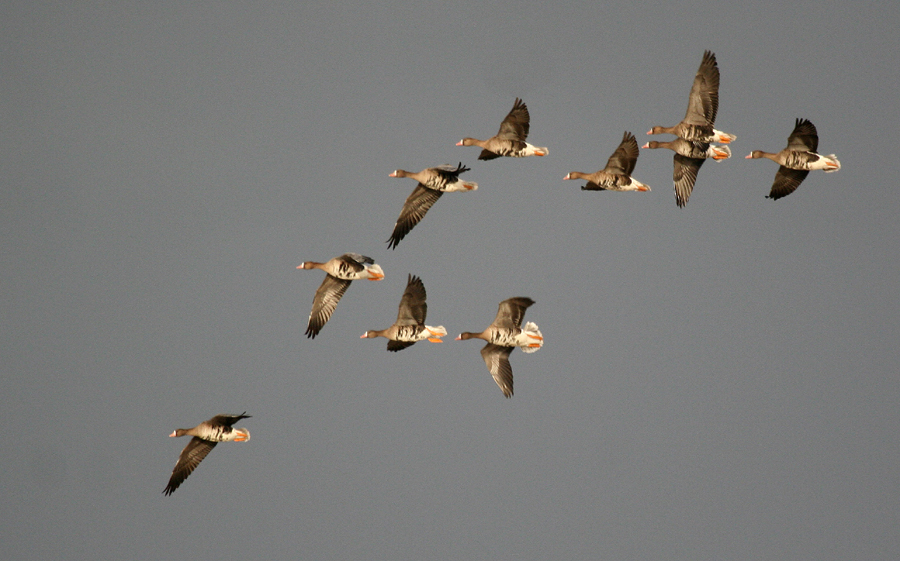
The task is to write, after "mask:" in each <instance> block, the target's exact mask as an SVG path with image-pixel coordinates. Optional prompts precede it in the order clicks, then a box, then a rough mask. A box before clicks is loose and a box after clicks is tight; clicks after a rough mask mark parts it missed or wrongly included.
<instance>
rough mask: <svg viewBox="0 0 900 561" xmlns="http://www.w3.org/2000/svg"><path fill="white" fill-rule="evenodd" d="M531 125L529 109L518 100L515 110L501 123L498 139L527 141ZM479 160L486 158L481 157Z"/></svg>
mask: <svg viewBox="0 0 900 561" xmlns="http://www.w3.org/2000/svg"><path fill="white" fill-rule="evenodd" d="M530 123H531V116H530V115H529V114H528V107H527V106H526V105H525V102H524V101H522V100H521V99H519V98H516V102H515V103H514V104H513V108H512V109H510V111H509V113H508V114H507V115H506V118H505V119H503V122H502V123H500V131H499V132H498V133H497V137H498V138H502V139H504V140H525V139H526V138H528V128H529V127H530ZM483 155H484V154H482V156H483ZM479 159H486V158H480V157H479Z"/></svg>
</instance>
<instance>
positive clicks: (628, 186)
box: [563, 131, 650, 191]
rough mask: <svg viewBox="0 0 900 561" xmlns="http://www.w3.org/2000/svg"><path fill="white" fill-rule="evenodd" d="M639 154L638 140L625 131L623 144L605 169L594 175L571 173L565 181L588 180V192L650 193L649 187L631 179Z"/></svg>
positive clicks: (586, 188)
mask: <svg viewBox="0 0 900 561" xmlns="http://www.w3.org/2000/svg"><path fill="white" fill-rule="evenodd" d="M638 153H639V150H638V144H637V140H635V138H634V135H633V134H631V133H630V132H628V131H625V135H624V136H622V142H621V143H620V144H619V147H618V148H616V151H615V152H613V154H612V156H610V157H609V161H608V162H607V163H606V167H605V168H603V169H601V170H600V171H597V172H594V173H581V172H580V171H573V172H569V174H568V175H566V176H565V177H564V178H563V179H585V180H587V182H588V183H587V185H584V186H583V187H582V190H586V191H649V190H650V187H649V186H647V185H644V184H643V183H641V182H640V181H638V180H637V179H634V178H633V177H631V173H632V172H633V171H634V165H635V163H637V157H638Z"/></svg>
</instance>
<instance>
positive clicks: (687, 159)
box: [641, 137, 731, 207]
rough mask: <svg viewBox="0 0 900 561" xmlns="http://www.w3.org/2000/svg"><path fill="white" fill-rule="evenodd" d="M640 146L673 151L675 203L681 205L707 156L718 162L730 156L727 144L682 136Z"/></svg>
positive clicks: (689, 193) (691, 189)
mask: <svg viewBox="0 0 900 561" xmlns="http://www.w3.org/2000/svg"><path fill="white" fill-rule="evenodd" d="M641 148H651V149H656V148H668V149H669V150H674V151H675V160H674V166H675V169H674V172H673V174H672V177H673V179H674V180H675V204H677V205H678V206H680V207H683V206H684V205H686V204H687V202H688V199H689V198H690V197H691V192H692V191H693V190H694V183H695V182H696V181H697V171H699V170H700V166H702V165H703V162H704V161H706V159H707V158H712V159H713V160H715V161H717V162H719V161H721V160H725V159H728V158H730V157H731V149H730V148H729V147H728V146H715V145H713V144H708V143H706V142H694V141H690V140H685V139H683V138H680V137H679V138H676V139H675V140H673V141H671V142H661V141H656V140H651V141H650V142H648V143H646V144H644V145H643V146H641Z"/></svg>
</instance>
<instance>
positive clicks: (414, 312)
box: [360, 275, 447, 352]
mask: <svg viewBox="0 0 900 561" xmlns="http://www.w3.org/2000/svg"><path fill="white" fill-rule="evenodd" d="M427 313H428V305H427V304H426V303H425V285H424V284H423V283H422V279H420V278H419V277H416V276H413V275H409V277H408V279H407V281H406V290H404V291H403V297H402V298H400V306H399V309H398V311H397V321H395V322H394V325H392V326H390V327H388V328H387V329H380V330H369V331H366V332H365V333H363V334H362V335H361V336H360V339H373V338H375V337H385V338H387V339H388V344H387V350H389V351H391V352H397V351H400V350H403V349H405V348H406V347H409V346H411V345H414V344H415V343H416V342H417V341H421V340H422V339H428V340H429V341H431V342H432V343H443V341H441V337H443V336H444V335H446V334H447V330H446V329H444V326H443V325H439V326H437V327H432V326H430V325H425V315H426V314H427Z"/></svg>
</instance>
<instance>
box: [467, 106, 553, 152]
mask: <svg viewBox="0 0 900 561" xmlns="http://www.w3.org/2000/svg"><path fill="white" fill-rule="evenodd" d="M530 120H531V117H530V116H529V115H528V107H527V106H526V105H525V102H524V101H522V100H521V99H519V98H518V97H517V98H516V101H515V103H513V108H512V109H511V110H510V111H509V113H508V114H507V115H506V118H505V119H503V122H502V123H500V131H499V132H498V133H497V134H496V135H494V136H492V137H491V138H489V139H487V140H478V139H477V138H469V137H466V138H464V139H462V140H460V141H459V142H457V143H456V145H457V146H478V147H479V148H482V150H481V155H479V156H478V159H479V160H493V159H494V158H499V157H500V156H508V157H511V158H522V157H524V156H546V155H547V154H549V153H550V150H549V149H548V148H546V147H537V146H533V145H531V144H529V143H527V142H525V139H526V138H528V127H529V122H530Z"/></svg>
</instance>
